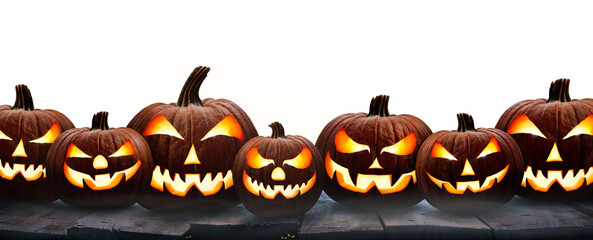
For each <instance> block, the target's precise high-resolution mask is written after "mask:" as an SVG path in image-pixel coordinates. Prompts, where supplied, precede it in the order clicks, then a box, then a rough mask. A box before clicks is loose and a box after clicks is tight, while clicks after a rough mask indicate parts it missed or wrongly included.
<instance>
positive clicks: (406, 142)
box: [381, 132, 416, 155]
mask: <svg viewBox="0 0 593 240" xmlns="http://www.w3.org/2000/svg"><path fill="white" fill-rule="evenodd" d="M415 148H416V135H415V134H414V132H410V133H409V134H408V136H406V137H405V138H403V139H401V140H399V141H398V142H397V143H395V144H393V145H391V146H388V147H384V148H383V149H382V150H381V153H383V152H388V153H392V154H395V155H410V154H412V153H414V149H415Z"/></svg>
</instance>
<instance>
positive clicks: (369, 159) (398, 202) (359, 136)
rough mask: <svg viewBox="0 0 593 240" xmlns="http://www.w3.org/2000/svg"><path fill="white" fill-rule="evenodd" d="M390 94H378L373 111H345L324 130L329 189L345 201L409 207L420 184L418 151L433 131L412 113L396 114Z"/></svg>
mask: <svg viewBox="0 0 593 240" xmlns="http://www.w3.org/2000/svg"><path fill="white" fill-rule="evenodd" d="M388 100H389V97H388V96H377V97H376V98H373V100H372V102H371V107H370V113H369V114H368V115H367V114H365V113H357V114H344V115H341V116H339V117H337V118H336V119H334V120H332V121H331V122H330V123H328V125H327V126H326V127H325V128H324V129H323V131H322V132H321V134H320V136H319V138H318V139H317V143H316V146H317V148H318V149H319V151H320V152H321V153H322V154H323V156H324V158H325V174H324V175H325V176H326V181H327V184H326V187H325V191H326V192H327V194H328V195H329V196H330V197H332V198H333V199H334V200H336V201H338V202H341V203H352V204H355V205H359V206H360V205H362V204H361V203H363V202H365V201H368V202H372V203H373V204H370V205H372V206H374V207H380V206H397V207H406V206H410V205H414V204H416V203H418V202H419V201H420V200H421V199H422V196H421V195H420V192H419V191H418V189H417V187H416V185H415V184H416V173H415V170H414V167H415V161H416V152H417V151H418V148H419V147H420V144H421V143H422V142H423V141H424V139H425V138H426V137H428V135H430V134H431V133H432V132H431V130H430V128H428V126H426V124H424V122H422V121H421V120H420V119H418V118H416V117H414V116H411V115H390V114H389V112H388V110H387V102H388Z"/></svg>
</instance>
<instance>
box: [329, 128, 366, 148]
mask: <svg viewBox="0 0 593 240" xmlns="http://www.w3.org/2000/svg"><path fill="white" fill-rule="evenodd" d="M334 141H335V144H336V150H338V152H341V153H355V152H360V151H364V150H366V151H369V152H370V151H371V149H370V148H369V146H367V145H364V144H360V143H357V142H355V141H354V140H352V138H350V137H349V136H348V134H346V130H344V129H343V128H342V129H340V131H339V132H338V133H337V134H336V137H335V140H334Z"/></svg>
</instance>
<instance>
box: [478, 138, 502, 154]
mask: <svg viewBox="0 0 593 240" xmlns="http://www.w3.org/2000/svg"><path fill="white" fill-rule="evenodd" d="M497 152H500V145H498V141H497V140H496V138H494V137H492V138H490V142H488V145H486V147H485V148H484V150H483V151H482V152H481V153H480V155H478V158H481V157H485V156H488V155H490V154H493V153H497Z"/></svg>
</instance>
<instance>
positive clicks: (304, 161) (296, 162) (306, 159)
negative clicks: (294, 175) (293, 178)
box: [283, 147, 313, 169]
mask: <svg viewBox="0 0 593 240" xmlns="http://www.w3.org/2000/svg"><path fill="white" fill-rule="evenodd" d="M312 157H313V155H311V150H309V149H308V148H306V147H303V150H301V153H299V155H297V156H296V157H294V158H292V159H288V160H284V163H283V164H286V165H290V166H293V167H295V168H298V169H305V168H308V167H309V165H311V158H312Z"/></svg>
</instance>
